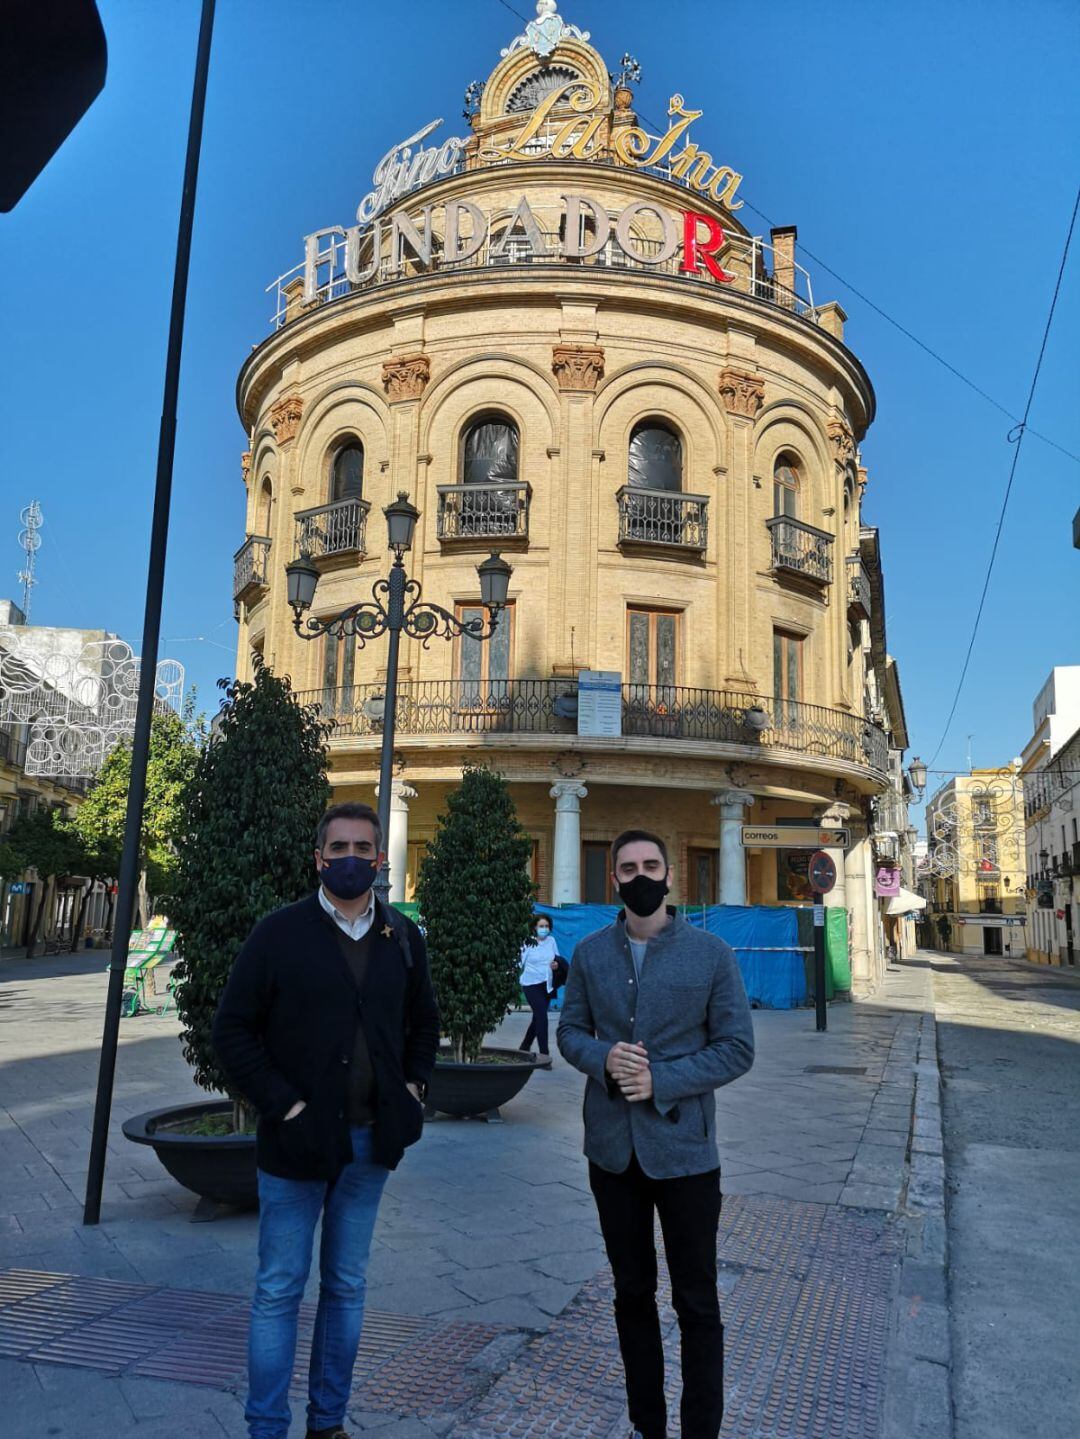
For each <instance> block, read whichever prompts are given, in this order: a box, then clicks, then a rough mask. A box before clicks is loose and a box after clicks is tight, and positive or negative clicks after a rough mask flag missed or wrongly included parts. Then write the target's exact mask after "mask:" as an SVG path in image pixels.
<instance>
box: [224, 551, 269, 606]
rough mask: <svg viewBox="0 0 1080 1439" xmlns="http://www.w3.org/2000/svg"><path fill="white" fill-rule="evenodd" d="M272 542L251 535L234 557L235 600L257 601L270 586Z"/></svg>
mask: <svg viewBox="0 0 1080 1439" xmlns="http://www.w3.org/2000/svg"><path fill="white" fill-rule="evenodd" d="M269 562H270V541H269V540H268V539H267V538H266V536H265V535H249V536H248V537H247V539H246V540H245V541H244V543H243V544H242V545H241V546H240V548H239V549H238V550H237V552H236V554H235V555H233V599H234V600H250V599H257V598H258V597H259V595H261V594H262V593H263V591H264V590H265V589H266V588H267V586H268V585H269V583H270V581H269V573H268V565H269Z"/></svg>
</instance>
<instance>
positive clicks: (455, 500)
mask: <svg viewBox="0 0 1080 1439" xmlns="http://www.w3.org/2000/svg"><path fill="white" fill-rule="evenodd" d="M437 489H438V494H439V509H438V514H437V517H436V531H435V532H436V534H437V536H438V538H439V539H440V540H508V539H509V540H525V539H528V537H529V500H530V498H531V497H532V487H531V486H530V485H528V484H519V483H516V482H515V483H509V484H507V483H503V484H490V485H439V486H437Z"/></svg>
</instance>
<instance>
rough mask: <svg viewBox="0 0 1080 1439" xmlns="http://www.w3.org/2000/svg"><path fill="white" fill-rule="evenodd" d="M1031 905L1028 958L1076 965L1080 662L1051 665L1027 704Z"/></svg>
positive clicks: (1026, 816)
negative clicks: (1032, 700) (1029, 724)
mask: <svg viewBox="0 0 1080 1439" xmlns="http://www.w3.org/2000/svg"><path fill="white" fill-rule="evenodd" d="M1021 772H1022V775H1023V779H1024V837H1025V850H1026V856H1027V876H1028V879H1027V886H1028V887H1027V898H1028V907H1029V923H1028V945H1027V957H1028V959H1029V960H1031V961H1033V962H1034V963H1036V964H1075V963H1076V950H1077V945H1078V943H1080V910H1078V908H1077V895H1076V883H1075V881H1074V877H1073V876H1074V871H1076V870H1077V869H1080V832H1078V824H1077V819H1078V816H1080V665H1057V666H1055V667H1054V669H1052V670H1051V672H1050V675H1049V677H1048V679H1047V681H1046V683H1045V684H1044V685H1043V687H1042V689H1041V690H1040V691H1039V694H1038V696H1037V697H1036V699H1035V703H1034V705H1033V706H1032V736H1031V739H1030V740H1029V741H1028V743H1027V745H1026V746H1025V747H1024V753H1023V756H1022V771H1021Z"/></svg>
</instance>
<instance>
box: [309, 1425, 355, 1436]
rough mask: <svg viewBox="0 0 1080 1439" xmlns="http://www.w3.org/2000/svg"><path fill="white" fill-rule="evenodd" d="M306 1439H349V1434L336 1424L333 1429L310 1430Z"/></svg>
mask: <svg viewBox="0 0 1080 1439" xmlns="http://www.w3.org/2000/svg"><path fill="white" fill-rule="evenodd" d="M305 1439H349V1433H348V1431H347V1430H345V1429H342V1427H341V1425H340V1424H335V1425H334V1427H333V1428H332V1429H309V1430H308V1431H307V1434H306V1436H305Z"/></svg>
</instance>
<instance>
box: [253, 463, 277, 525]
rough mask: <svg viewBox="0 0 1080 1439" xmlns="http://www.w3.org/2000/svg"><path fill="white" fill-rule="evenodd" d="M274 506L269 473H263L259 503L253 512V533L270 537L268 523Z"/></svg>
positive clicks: (272, 488) (272, 487)
mask: <svg viewBox="0 0 1080 1439" xmlns="http://www.w3.org/2000/svg"><path fill="white" fill-rule="evenodd" d="M273 508H274V486H273V484H272V483H271V480H270V476H269V475H263V480H262V484H261V485H260V486H259V503H258V509H257V511H256V514H255V533H256V534H257V535H262V536H263V537H264V538H265V539H269V538H270V523H271V517H272V513H273Z"/></svg>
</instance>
